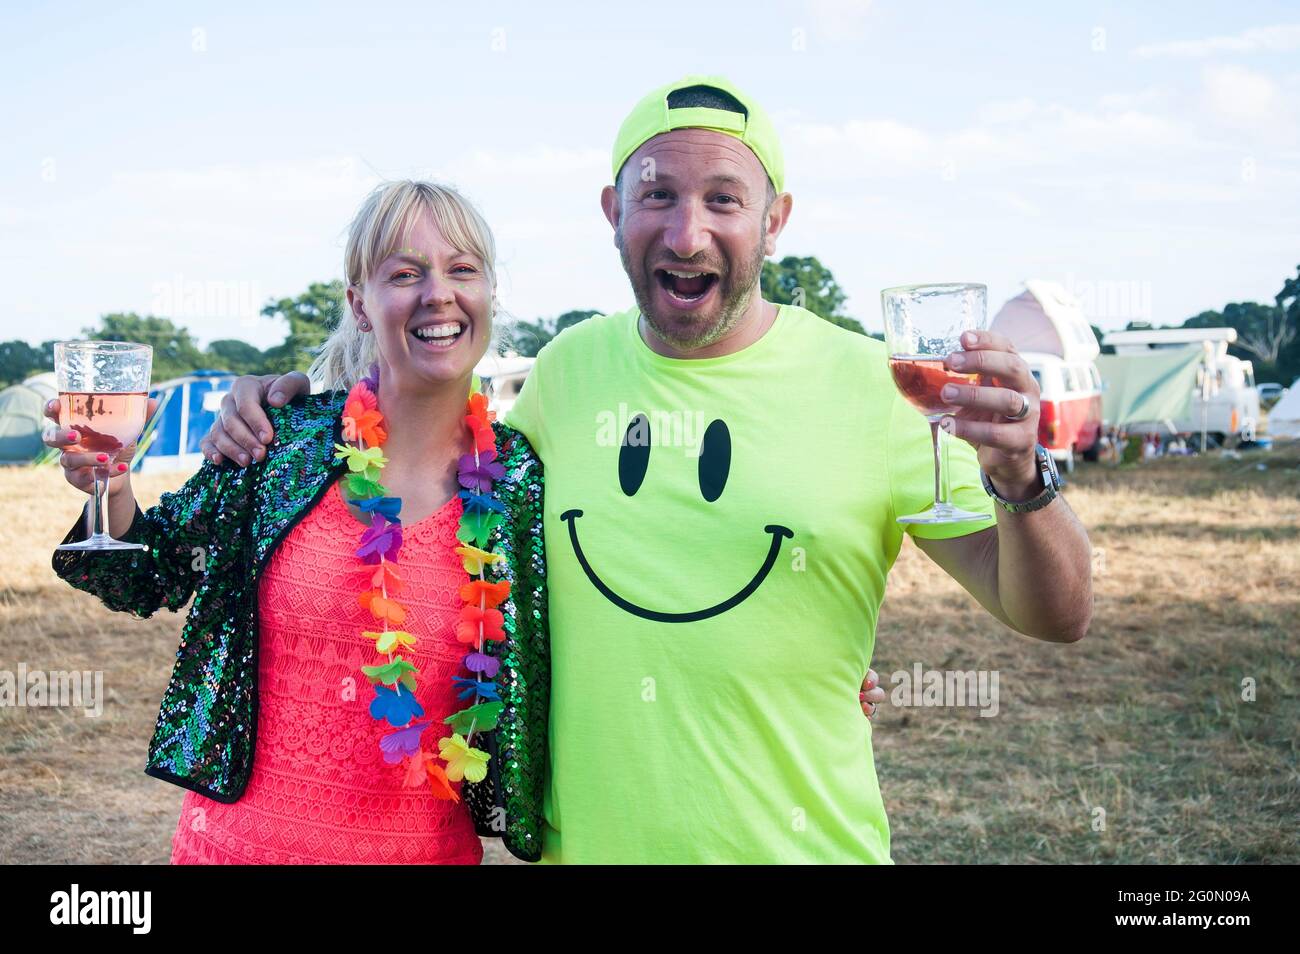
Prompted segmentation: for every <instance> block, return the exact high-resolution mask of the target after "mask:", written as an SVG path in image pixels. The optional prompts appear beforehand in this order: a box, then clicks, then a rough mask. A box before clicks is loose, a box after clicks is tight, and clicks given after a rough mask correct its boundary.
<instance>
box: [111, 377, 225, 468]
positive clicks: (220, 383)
mask: <svg viewBox="0 0 1300 954" xmlns="http://www.w3.org/2000/svg"><path fill="white" fill-rule="evenodd" d="M234 380H235V375H233V374H231V373H230V372H229V371H194V372H192V373H190V374H187V375H185V376H184V377H181V378H173V379H172V380H170V381H164V382H162V383H161V384H157V385H155V386H154V388H153V390H152V391H150V392H149V396H150V397H151V398H156V399H157V401H158V410H157V412H156V413H155V414H154V416H153V419H152V420H151V421H150V422H149V425H148V426H147V427H146V428H145V432H144V434H143V435H142V436H141V437H140V449H139V450H138V451H137V452H136V456H135V463H134V464H133V467H134V468H135V469H136V470H139V471H145V472H148V471H163V470H197V469H198V467H199V465H200V464H201V463H202V462H203V457H202V452H201V451H200V450H199V441H201V440H202V439H203V435H205V434H206V433H207V432H208V428H210V427H211V426H212V422H213V421H215V420H216V419H217V415H218V414H219V413H220V411H221V399H222V397H224V396H225V395H226V394H227V393H229V391H230V385H231V384H232V383H233V382H234Z"/></svg>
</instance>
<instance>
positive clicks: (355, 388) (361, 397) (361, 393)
mask: <svg viewBox="0 0 1300 954" xmlns="http://www.w3.org/2000/svg"><path fill="white" fill-rule="evenodd" d="M353 401H356V402H357V403H358V404H360V405H361V407H362V409H364V410H367V411H374V410H376V409H378V407H379V398H377V397H375V396H374V395H373V394H371V393H370V388H368V387H366V386H365V385H364V384H362V383H361V382H360V381H358V382H357V383H356V384H354V385H352V390H350V391H348V399H347V401H346V403H345V404H344V407H347V405H348V404H351V403H352V402H353Z"/></svg>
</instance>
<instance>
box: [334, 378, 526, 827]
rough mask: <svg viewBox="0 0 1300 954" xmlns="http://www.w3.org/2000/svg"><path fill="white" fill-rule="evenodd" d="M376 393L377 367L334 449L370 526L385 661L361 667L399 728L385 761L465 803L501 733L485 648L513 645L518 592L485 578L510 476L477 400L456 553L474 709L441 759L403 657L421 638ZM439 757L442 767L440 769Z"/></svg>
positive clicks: (463, 679)
mask: <svg viewBox="0 0 1300 954" xmlns="http://www.w3.org/2000/svg"><path fill="white" fill-rule="evenodd" d="M378 391H379V369H378V367H377V366H375V367H372V368H371V369H370V374H369V375H368V376H367V377H365V378H362V379H361V380H360V381H359V382H357V384H356V385H354V386H353V388H352V390H351V391H349V392H348V396H347V400H346V401H345V402H344V405H343V439H344V440H346V441H347V442H348V444H347V445H344V444H335V445H334V448H335V454H334V459H335V460H337V461H346V462H347V469H348V474H347V477H346V483H345V486H346V488H347V496H348V499H349V501H350V502H351V503H353V504H354V505H355V506H357V507H358V508H360V509H361V510H362V511H364V512H365V513H367V514H369V515H370V526H369V527H368V528H367V529H366V530H365V531H364V532H363V533H362V534H361V543H360V545H359V546H358V547H357V550H356V555H357V556H358V557H359V558H360V559H361V565H362V568H363V569H365V570H366V572H367V573H368V574H369V587H368V588H367V589H366V590H365V591H363V592H362V593H361V594H360V596H358V601H359V602H360V604H361V605H362V606H363V607H365V608H366V609H367V610H369V611H370V614H371V615H372V616H373V617H374V618H375V621H376V627H377V628H376V629H375V630H366V631H364V632H363V633H362V634H361V636H362V638H363V639H365V640H366V642H367V643H369V644H372V645H373V646H374V648H375V651H376V652H377V653H378V654H379V657H380V660H379V662H378V664H377V665H373V666H362V667H361V671H362V673H363V674H364V675H365V676H366V678H367V679H369V681H370V683H371V685H372V686H373V687H374V690H375V696H374V699H372V700H371V702H370V715H371V716H372V717H373V718H374V719H376V720H377V721H379V722H380V723H382V724H383V725H384V726H385V727H386V728H388V729H391V730H392V731H388V732H386V733H385V734H384V735H383V736H382V737H381V738H380V739H379V750H380V752H381V754H382V755H383V759H384V762H385V763H387V764H388V765H397V764H399V763H400V762H402V761H403V760H405V761H406V774H405V777H404V780H403V784H404V785H405V786H407V787H416V786H419V785H422V784H424V783H425V782H426V780H427V782H428V784H429V785H430V787H431V788H432V790H433V794H434V795H435V796H436V797H437V798H441V799H450V800H452V801H457V802H458V801H460V795H459V794H458V793H457V792H456V789H455V788H453V787H452V783H453V782H460V781H461V780H462V779H467V780H468V781H471V782H481V781H482V780H483V779H484V778H485V777H486V776H487V765H488V759H489V756H488V753H486V752H484V751H482V750H480V749H476V748H474V746H473V742H474V737H475V735H476V734H477V733H479V732H487V731H490V730H492V729H493V728H495V727H496V724H497V718H498V717H499V715H500V713H501V709H502V707H503V705H504V704H503V703H502V702H501V698H500V694H499V691H498V689H497V685H496V683H495V682H493V681H492V680H493V679H494V678H495V677H496V674H497V671H498V670H499V668H500V665H501V661H500V660H499V659H497V658H496V657H494V656H489V655H488V654H486V653H485V652H484V651H483V648H484V645H485V643H486V642H487V641H490V640H493V641H500V640H503V639H505V631H504V629H503V623H504V618H503V616H502V613H501V611H500V610H499V609H497V607H498V606H499V605H500V604H501V603H502V601H503V600H505V599H506V598H507V597H508V596H509V595H510V583H509V581H505V580H503V581H501V582H497V583H492V582H488V580H487V575H486V570H487V567H488V566H490V565H492V564H494V563H497V562H499V561H500V560H501V559H503V558H502V557H501V556H500V554H496V553H492V552H491V551H490V550H489V549H488V544H489V540H490V537H491V534H492V530H493V529H494V528H495V527H496V526H497V525H498V524H500V523H501V521H502V520H503V519H504V516H503V514H504V512H505V506H504V505H503V504H502V503H501V501H500V499H499V498H497V497H496V496H495V495H494V494H493V493H492V482H493V481H494V480H497V479H499V478H501V477H503V476H505V468H504V467H503V466H502V465H501V464H499V463H497V461H496V456H497V455H496V438H495V436H494V434H493V431H492V420H493V417H494V415H493V414H492V413H491V412H489V411H488V409H487V397H486V396H485V395H483V394H477V393H476V394H472V395H470V398H469V403H468V405H467V406H466V414H465V425H466V427H467V429H468V430H469V433H470V438H471V441H472V448H473V449H472V451H471V452H470V453H468V454H464V455H462V456H461V458H460V461H459V468H458V470H459V481H460V485H461V487H463V488H464V489H463V490H461V491H460V492H459V496H460V498H461V500H462V501H463V504H464V508H463V512H462V514H461V518H460V527H459V528H458V529H457V531H456V538H457V540H458V541H459V542H460V543H461V546H458V547H456V548H455V551H456V554H457V555H458V556H459V557H460V558H461V562H462V564H463V565H464V567H465V572H466V573H468V574H469V576H470V579H469V582H468V583H466V584H465V585H464V586H462V587H461V589H460V596H461V599H463V600H464V601H465V605H464V606H463V607H462V608H461V611H460V618H459V621H458V622H457V624H456V639H457V640H459V641H460V642H461V643H464V644H465V645H466V646H467V647H470V651H469V652H468V653H467V654H466V655H465V659H464V664H465V669H466V671H468V672H469V673H470V674H471V675H470V676H455V677H453V679H452V683H453V685H454V686H455V688H456V689H458V690H460V692H459V694H458V698H459V699H461V700H462V701H468V702H469V704H468V705H467V707H466V708H464V709H462V710H461V711H459V712H457V713H455V714H453V715H451V716H448V717H447V718H446V719H444V720H443V724H445V725H447V726H449V727H450V731H451V734H450V735H445V736H443V737H442V738H440V739H439V740H438V755H437V757H436V758H435V757H433V756H432V755H431V754H430V752H429V751H428V750H426V749H425V747H424V745H423V743H422V742H421V738H422V736H423V735H424V732H425V730H426V729H427V728H429V726H430V725H431V724H432V720H431V719H423V716H424V707H423V706H421V705H420V703H419V701H418V700H417V699H416V687H417V681H416V676H417V675H418V674H419V670H418V669H417V668H416V667H415V666H414V665H413V664H412V663H411V662H410V661H408V660H406V659H403V658H402V656H401V653H400V650H401V649H403V648H410V647H413V646H414V645H415V642H416V637H415V635H414V634H412V633H411V632H410V631H409V630H408V629H406V628H405V627H407V626H408V623H407V612H406V608H405V607H404V606H402V605H401V604H400V603H399V602H397V600H395V599H394V598H393V597H394V594H397V593H400V592H401V590H402V587H403V586H404V584H403V582H402V578H401V576H400V575H399V574H398V572H397V569H396V565H397V557H398V553H399V551H400V550H401V548H402V522H401V519H400V513H401V508H402V501H401V498H398V497H390V496H388V490H387V489H386V488H385V487H384V486H383V484H381V483H380V482H379V478H380V476H381V472H382V470H383V468H384V465H385V464H387V463H388V460H387V458H386V457H384V454H383V450H382V448H383V444H384V441H385V440H387V438H388V433H387V431H386V430H385V427H384V417H383V415H382V414H381V413H380V412H379V399H378V397H377V393H378ZM422 719H423V721H420V720H422ZM438 759H441V761H442V762H443V763H444V764H443V765H440V764H438Z"/></svg>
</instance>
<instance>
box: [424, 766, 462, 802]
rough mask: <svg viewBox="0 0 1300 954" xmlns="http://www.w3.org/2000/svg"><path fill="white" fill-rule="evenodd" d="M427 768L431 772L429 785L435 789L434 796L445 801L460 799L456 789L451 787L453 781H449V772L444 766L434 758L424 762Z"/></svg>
mask: <svg viewBox="0 0 1300 954" xmlns="http://www.w3.org/2000/svg"><path fill="white" fill-rule="evenodd" d="M424 768H425V770H426V771H427V772H428V773H429V786H430V787H431V788H432V789H433V797H434V798H440V799H442V800H443V801H444V802H445V801H448V800H450V801H453V802H458V801H460V796H459V795H457V794H456V790H455V789H454V788H452V787H451V782H449V781H447V773H446V772H445V771H444V770H443V767H442V766H441V765H439V764H438V763H437V762H435V761H434V760H433V759H429V761H427V762H425V763H424Z"/></svg>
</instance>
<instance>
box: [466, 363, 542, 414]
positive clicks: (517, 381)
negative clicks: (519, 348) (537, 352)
mask: <svg viewBox="0 0 1300 954" xmlns="http://www.w3.org/2000/svg"><path fill="white" fill-rule="evenodd" d="M533 360H534V359H533V358H524V357H520V356H519V355H517V354H508V355H499V354H486V355H484V356H483V360H482V361H480V362H479V363H478V365H477V367H475V368H474V373H475V374H477V375H478V376H479V378H480V379H481V380H482V382H483V391H484V393H486V394H487V396H488V408H489V409H491V410H493V411H495V412H496V415H497V420H498V421H499V420H502V419H503V418H504V417H505V416H506V412H507V411H509V410H510V409H511V408H512V407H514V404H515V398H517V397H519V390H520V388H522V387H523V386H524V378H526V377H528V372H529V371H531V370H532V367H533Z"/></svg>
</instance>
